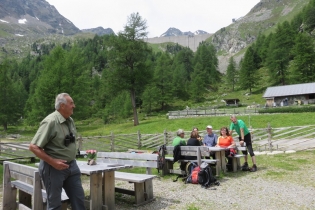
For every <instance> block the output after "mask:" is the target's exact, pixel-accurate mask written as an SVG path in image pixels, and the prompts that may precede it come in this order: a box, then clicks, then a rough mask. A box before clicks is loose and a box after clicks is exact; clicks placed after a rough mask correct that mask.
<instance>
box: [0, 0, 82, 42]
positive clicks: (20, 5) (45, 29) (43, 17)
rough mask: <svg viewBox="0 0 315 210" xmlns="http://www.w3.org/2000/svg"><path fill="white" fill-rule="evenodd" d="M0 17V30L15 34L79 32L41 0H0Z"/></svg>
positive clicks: (54, 9)
mask: <svg viewBox="0 0 315 210" xmlns="http://www.w3.org/2000/svg"><path fill="white" fill-rule="evenodd" d="M0 19H1V21H0V24H1V31H3V32H5V33H6V34H13V35H16V36H32V35H34V36H35V35H48V34H63V35H73V34H76V33H78V32H80V30H79V29H78V28H77V27H76V26H75V25H74V24H73V23H72V22H71V21H70V20H68V19H66V18H65V17H63V16H62V15H61V14H60V13H59V12H58V11H57V10H56V8H55V7H54V6H52V5H50V4H49V3H48V2H47V1H43V0H28V1H26V0H0ZM17 34H18V35H17Z"/></svg>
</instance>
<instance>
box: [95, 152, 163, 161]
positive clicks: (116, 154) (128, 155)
mask: <svg viewBox="0 0 315 210" xmlns="http://www.w3.org/2000/svg"><path fill="white" fill-rule="evenodd" d="M97 157H98V158H118V159H134V160H158V156H157V155H156V154H150V153H127V152H98V153H97Z"/></svg>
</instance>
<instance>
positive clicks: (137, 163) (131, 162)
mask: <svg viewBox="0 0 315 210" xmlns="http://www.w3.org/2000/svg"><path fill="white" fill-rule="evenodd" d="M96 162H97V163H100V164H101V163H112V164H120V165H130V166H138V167H145V168H146V167H150V168H158V162H157V161H135V160H120V159H100V158H98V159H97V160H96Z"/></svg>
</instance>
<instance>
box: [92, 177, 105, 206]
mask: <svg viewBox="0 0 315 210" xmlns="http://www.w3.org/2000/svg"><path fill="white" fill-rule="evenodd" d="M102 204H103V200H102V173H92V174H91V175H90V209H91V210H98V208H97V207H100V206H102Z"/></svg>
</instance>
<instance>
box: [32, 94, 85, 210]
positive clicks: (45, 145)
mask: <svg viewBox="0 0 315 210" xmlns="http://www.w3.org/2000/svg"><path fill="white" fill-rule="evenodd" d="M74 108H75V105H74V102H73V100H72V98H71V97H70V95H69V94H67V93H61V94H59V95H58V96H57V97H56V100H55V109H56V111H55V112H53V113H51V114H50V115H48V116H47V117H46V118H45V119H44V120H43V121H42V122H41V124H40V127H39V129H38V130H37V133H36V135H35V136H34V138H33V140H32V141H31V144H30V147H29V150H30V151H32V152H33V153H34V154H35V155H36V156H37V157H39V158H40V159H41V160H40V164H39V173H40V176H41V178H42V180H43V182H44V185H45V188H46V192H47V200H48V207H47V209H50V210H52V209H61V192H62V188H64V190H65V192H66V194H67V196H68V197H69V199H70V202H71V207H72V209H75V210H83V209H85V206H84V191H83V188H82V183H81V172H80V169H79V167H78V165H77V163H76V160H75V157H76V142H75V136H76V133H77V132H76V128H75V126H74V121H73V119H72V118H71V117H70V116H71V115H72V114H73V109H74Z"/></svg>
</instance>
